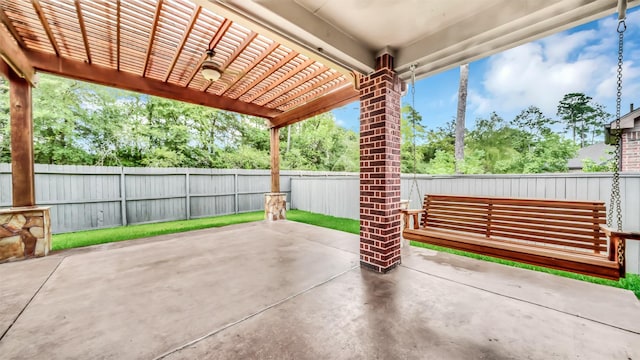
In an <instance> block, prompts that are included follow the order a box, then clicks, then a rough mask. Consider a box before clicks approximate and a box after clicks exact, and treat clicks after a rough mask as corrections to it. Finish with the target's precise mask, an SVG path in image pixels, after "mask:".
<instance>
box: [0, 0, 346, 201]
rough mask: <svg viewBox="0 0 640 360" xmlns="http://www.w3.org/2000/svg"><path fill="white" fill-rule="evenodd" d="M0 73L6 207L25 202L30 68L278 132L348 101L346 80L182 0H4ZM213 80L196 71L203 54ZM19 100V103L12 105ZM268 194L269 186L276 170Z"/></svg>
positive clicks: (30, 194) (29, 195)
mask: <svg viewBox="0 0 640 360" xmlns="http://www.w3.org/2000/svg"><path fill="white" fill-rule="evenodd" d="M0 21H1V22H2V24H3V25H4V26H2V27H1V28H0V41H1V44H2V47H1V48H2V50H1V53H2V59H3V61H2V65H0V66H1V70H2V73H3V74H5V75H6V77H7V78H9V79H10V81H11V89H12V92H11V94H12V96H11V99H12V110H13V113H12V115H13V116H12V126H11V129H12V132H11V137H12V153H13V154H14V157H13V166H14V170H13V184H14V188H13V205H14V206H16V207H18V206H30V205H34V204H35V198H34V190H33V189H34V186H33V170H32V166H30V165H29V164H30V163H32V162H33V160H32V159H33V158H32V152H33V149H32V145H31V143H32V141H31V138H32V135H31V134H30V133H29V132H27V131H26V130H27V129H30V128H31V127H32V125H31V119H30V118H31V115H30V112H29V111H25V110H27V109H29V108H30V107H31V105H30V86H31V85H36V78H35V75H34V73H35V71H42V72H47V73H51V74H55V75H60V76H65V77H70V78H73V79H78V80H83V81H89V82H93V83H97V84H100V85H106V86H112V87H116V88H121V89H126V90H132V91H137V92H141V93H145V94H149V95H155V96H160V97H165V98H170V99H175V100H180V101H185V102H189V103H194V104H199V105H204V106H209V107H214V108H217V109H222V110H228V111H233V112H237V113H241V114H246V115H252V116H258V117H261V118H265V119H266V120H267V121H269V124H270V127H271V129H272V139H277V138H278V129H279V128H280V127H283V126H287V125H290V124H292V123H295V122H297V121H300V120H304V119H306V118H308V117H310V116H313V115H316V114H318V113H322V112H326V111H329V110H331V109H333V108H335V107H339V106H342V105H344V104H346V103H349V102H352V101H355V100H357V99H358V92H357V91H356V90H355V88H354V85H353V84H354V83H353V78H352V77H351V76H350V75H349V72H348V71H346V70H345V69H342V68H337V69H336V68H332V67H329V66H326V65H324V64H323V63H321V62H319V61H318V60H319V59H318V58H317V57H316V58H314V57H309V56H306V55H304V54H301V53H300V52H298V51H296V50H293V49H291V48H290V47H288V46H286V45H283V44H281V43H279V42H277V41H274V40H272V39H270V38H268V37H266V36H264V35H262V34H259V33H257V32H255V31H252V30H250V29H247V28H246V27H244V26H242V25H240V24H238V23H236V22H234V21H232V20H230V19H227V18H225V17H222V16H220V15H218V14H216V13H215V12H213V11H211V10H210V9H207V8H203V7H202V6H200V5H197V4H194V3H193V2H190V1H188V0H166V1H165V0H155V1H140V2H138V1H120V0H118V1H80V0H75V1H53V0H43V1H39V0H34V1H24V0H20V1H13V2H11V1H4V2H3V3H2V7H0ZM208 49H214V51H215V56H214V58H213V60H214V61H215V62H216V63H218V64H219V66H220V70H222V76H221V78H220V79H219V80H217V81H215V82H211V81H207V80H205V79H204V77H203V76H202V74H201V71H200V70H201V69H200V68H201V66H202V63H203V62H204V61H205V59H206V51H207V50H208ZM19 104H22V105H19ZM272 149H273V150H275V151H274V153H272V159H273V161H272V165H273V166H272V170H273V171H274V174H278V162H277V157H278V154H277V151H278V147H272ZM272 191H273V192H278V191H279V185H278V182H277V176H274V182H273V185H272Z"/></svg>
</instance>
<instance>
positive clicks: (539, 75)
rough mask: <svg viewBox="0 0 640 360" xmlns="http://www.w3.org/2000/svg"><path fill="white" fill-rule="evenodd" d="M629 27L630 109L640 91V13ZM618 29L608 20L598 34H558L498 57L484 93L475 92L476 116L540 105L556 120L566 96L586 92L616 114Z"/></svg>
mask: <svg viewBox="0 0 640 360" xmlns="http://www.w3.org/2000/svg"><path fill="white" fill-rule="evenodd" d="M627 23H628V30H627V33H625V36H626V41H625V67H624V91H623V96H627V97H628V98H627V99H625V103H628V102H633V100H634V99H633V98H632V97H633V96H636V97H637V96H638V94H639V90H640V67H639V66H638V65H637V64H638V63H640V57H638V55H640V54H639V53H640V51H639V49H638V44H637V43H636V41H637V40H636V39H638V38H640V36H639V34H640V29H638V24H640V11H635V12H633V13H631V14H629V19H628V21H627ZM632 26H633V27H634V28H633V29H632ZM616 27H617V22H616V20H615V19H613V18H607V19H604V20H600V21H599V22H598V23H597V26H596V28H595V29H591V30H582V31H577V32H573V33H569V32H564V33H560V34H556V35H553V36H550V37H547V38H545V39H542V40H539V41H536V42H533V43H529V44H525V45H522V46H519V47H517V48H514V49H511V50H507V51H505V52H503V53H500V54H498V55H494V56H492V57H491V58H489V60H488V63H487V70H486V72H485V74H484V78H483V83H482V84H483V88H482V89H470V90H469V105H470V110H471V111H473V112H474V113H475V115H476V116H486V115H487V113H488V112H490V111H497V112H499V113H505V112H506V113H514V112H517V111H520V110H522V109H524V108H526V107H528V106H529V105H535V106H538V107H539V108H540V109H542V110H543V111H544V112H545V113H547V114H548V115H553V114H555V113H556V107H557V104H558V101H559V100H560V99H561V98H562V96H564V94H566V93H570V92H584V93H586V94H587V95H589V96H592V97H593V98H594V100H595V101H596V102H598V103H601V104H604V105H605V106H607V109H608V111H609V112H613V111H614V110H615V109H614V108H613V107H612V105H613V103H614V102H613V101H614V99H615V83H616V78H615V74H616V65H617V57H616V53H617V51H616V50H617V43H618V40H617V34H616V30H615V29H616ZM634 60H635V61H634ZM636 100H637V101H636V102H640V99H636ZM623 110H626V109H623Z"/></svg>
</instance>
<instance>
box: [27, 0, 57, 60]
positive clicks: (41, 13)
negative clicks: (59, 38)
mask: <svg viewBox="0 0 640 360" xmlns="http://www.w3.org/2000/svg"><path fill="white" fill-rule="evenodd" d="M31 4H32V5H33V9H34V10H35V11H36V14H37V15H38V19H40V24H42V27H43V28H44V32H45V33H46V34H47V38H49V43H50V44H51V47H52V48H53V51H54V52H55V53H56V55H57V56H60V48H59V47H58V43H57V42H56V39H55V37H54V36H53V32H52V31H51V27H49V21H48V20H47V18H46V17H45V15H44V11H43V10H42V5H40V1H39V0H31Z"/></svg>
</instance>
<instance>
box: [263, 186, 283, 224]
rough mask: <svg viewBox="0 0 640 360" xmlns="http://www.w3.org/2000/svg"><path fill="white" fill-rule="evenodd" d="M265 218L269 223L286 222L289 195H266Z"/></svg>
mask: <svg viewBox="0 0 640 360" xmlns="http://www.w3.org/2000/svg"><path fill="white" fill-rule="evenodd" d="M264 218H265V219H267V220H269V221H276V220H285V219H286V218H287V194H285V193H266V194H264Z"/></svg>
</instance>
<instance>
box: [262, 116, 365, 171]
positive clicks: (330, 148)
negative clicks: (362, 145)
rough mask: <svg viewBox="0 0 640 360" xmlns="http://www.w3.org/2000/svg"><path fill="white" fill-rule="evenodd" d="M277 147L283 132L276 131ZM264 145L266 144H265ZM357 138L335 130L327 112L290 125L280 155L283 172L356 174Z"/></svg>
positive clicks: (335, 127) (351, 134)
mask: <svg viewBox="0 0 640 360" xmlns="http://www.w3.org/2000/svg"><path fill="white" fill-rule="evenodd" d="M280 136H281V140H280V145H281V147H282V145H283V143H284V142H285V141H286V131H280ZM267 145H268V142H267ZM359 156H360V155H359V142H358V136H357V135H356V134H355V133H354V132H353V131H350V130H346V129H344V128H342V127H339V126H338V125H337V124H336V122H335V119H334V118H333V115H332V114H330V113H326V114H321V115H317V116H314V117H313V118H311V119H309V120H306V121H303V122H299V123H296V124H294V125H292V129H291V144H290V146H289V152H284V154H283V156H282V158H283V161H282V165H281V167H282V168H283V169H300V170H329V171H359V169H360V163H359Z"/></svg>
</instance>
